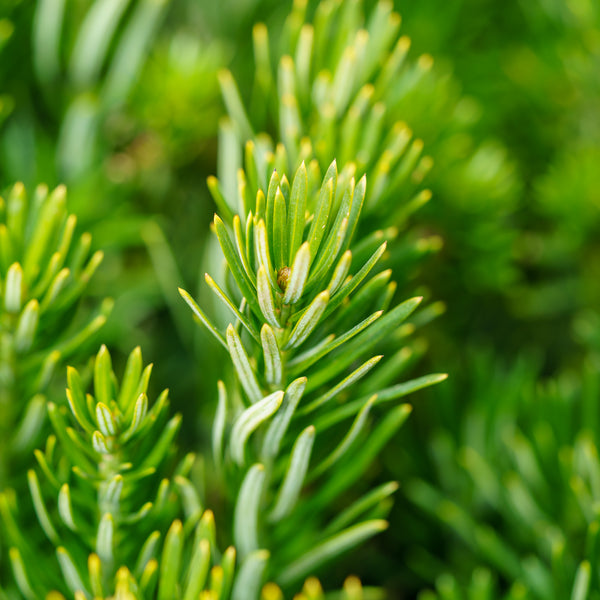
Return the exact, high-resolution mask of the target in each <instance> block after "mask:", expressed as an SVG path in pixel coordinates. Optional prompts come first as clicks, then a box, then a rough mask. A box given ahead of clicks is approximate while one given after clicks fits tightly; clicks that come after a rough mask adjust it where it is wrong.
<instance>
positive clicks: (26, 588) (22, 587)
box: [0, 548, 38, 600]
mask: <svg viewBox="0 0 600 600" xmlns="http://www.w3.org/2000/svg"><path fill="white" fill-rule="evenodd" d="M8 553H9V554H8V555H9V559H10V565H11V567H12V572H13V575H14V577H15V580H16V583H17V586H18V587H19V591H20V592H21V593H22V594H23V595H24V596H25V598H26V600H37V598H38V594H36V593H35V592H34V591H33V588H32V587H31V584H30V582H29V578H28V577H27V568H26V567H25V562H24V561H23V558H22V557H21V554H20V552H19V551H18V549H17V548H10V549H9V551H8ZM1 591H2V590H1V589H0V592H1ZM7 598H8V596H7Z"/></svg>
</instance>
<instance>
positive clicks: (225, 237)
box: [214, 215, 260, 315]
mask: <svg viewBox="0 0 600 600" xmlns="http://www.w3.org/2000/svg"><path fill="white" fill-rule="evenodd" d="M214 223H215V231H216V233H217V238H218V239H219V244H220V245H221V250H222V251H223V255H224V256H225V260H226V261H227V265H228V266H229V269H230V271H231V274H232V275H233V278H234V279H235V282H236V283H237V285H238V287H239V289H240V291H241V292H242V295H243V296H244V298H246V300H247V302H248V304H249V305H250V308H252V309H253V310H254V311H255V312H256V314H257V315H260V308H259V306H258V303H257V301H256V299H255V297H256V291H255V286H254V284H253V283H252V281H251V280H250V279H249V277H248V275H247V274H246V271H245V269H244V266H243V264H242V262H241V259H240V256H239V255H238V254H237V253H236V251H235V249H234V247H233V244H232V243H231V240H230V239H229V234H228V233H227V229H226V228H225V224H224V223H223V221H221V219H220V218H219V216H218V215H215V218H214ZM234 224H235V219H234Z"/></svg>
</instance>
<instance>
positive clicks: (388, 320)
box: [310, 298, 422, 389]
mask: <svg viewBox="0 0 600 600" xmlns="http://www.w3.org/2000/svg"><path fill="white" fill-rule="evenodd" d="M421 300H422V298H411V299H410V300H406V301H405V302H403V303H402V304H399V305H398V306H396V307H395V308H394V309H393V310H391V311H390V312H388V313H387V314H385V315H384V316H383V317H381V318H380V319H378V320H377V321H376V322H375V323H373V324H372V325H371V326H370V327H368V328H367V329H365V330H364V331H363V332H362V333H361V334H360V335H358V336H356V337H355V338H354V339H353V340H351V341H350V342H348V343H347V344H345V345H344V346H343V347H341V348H340V349H339V351H338V352H337V353H336V354H335V355H334V357H335V360H333V361H331V362H329V364H328V365H327V366H325V367H324V368H322V369H321V370H320V371H318V372H316V373H314V374H313V375H312V376H311V380H310V384H311V386H313V387H312V389H316V388H317V387H318V386H320V385H322V384H323V383H324V382H325V381H329V380H330V379H331V378H332V377H335V376H336V375H337V374H338V373H340V372H341V371H343V370H344V369H345V368H346V367H348V366H349V365H350V364H352V363H353V362H354V361H355V360H356V359H357V358H358V357H359V356H361V355H364V354H365V353H367V352H369V351H371V350H372V349H373V347H374V346H376V345H377V343H378V342H379V341H380V340H381V339H383V338H384V337H386V336H390V335H391V334H392V333H393V332H394V331H395V330H396V328H397V327H398V326H399V325H400V323H402V322H403V321H405V320H406V319H407V318H408V317H409V316H410V314H411V313H412V312H413V311H414V310H415V309H416V308H417V306H418V305H419V304H420V302H421ZM332 302H333V300H332ZM325 314H327V311H326V312H325Z"/></svg>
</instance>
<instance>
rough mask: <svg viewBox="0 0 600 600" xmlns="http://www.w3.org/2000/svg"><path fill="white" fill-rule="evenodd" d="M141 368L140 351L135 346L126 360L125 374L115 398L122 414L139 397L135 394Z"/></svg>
mask: <svg viewBox="0 0 600 600" xmlns="http://www.w3.org/2000/svg"><path fill="white" fill-rule="evenodd" d="M142 367H143V362H142V350H141V348H140V347H139V346H137V347H136V348H134V349H133V351H132V352H131V354H130V355H129V357H128V358H127V364H126V365H125V372H124V373H123V377H122V379H121V389H120V390H119V394H118V396H117V404H118V405H119V406H120V407H121V410H122V411H123V412H125V411H126V410H127V409H128V408H129V406H130V405H131V404H132V403H133V402H135V401H136V399H137V398H138V397H139V394H137V395H136V393H135V392H136V388H137V386H138V383H139V381H140V375H141V373H142Z"/></svg>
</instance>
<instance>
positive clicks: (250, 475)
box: [233, 463, 266, 559]
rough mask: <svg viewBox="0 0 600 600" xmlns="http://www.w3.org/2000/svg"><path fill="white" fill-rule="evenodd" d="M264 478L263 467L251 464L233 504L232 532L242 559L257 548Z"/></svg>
mask: <svg viewBox="0 0 600 600" xmlns="http://www.w3.org/2000/svg"><path fill="white" fill-rule="evenodd" d="M265 478H266V474H265V469H264V467H263V466H262V465H261V464H258V463H257V464H254V465H252V467H250V469H249V470H248V472H247V473H246V476H245V477H244V481H243V482H242V485H241V487H240V491H239V494H238V497H237V501H236V504H235V512H234V515H233V532H234V539H235V545H236V548H237V550H238V552H239V554H240V557H241V558H242V559H243V558H244V557H246V556H247V555H249V554H250V553H251V552H253V551H255V550H257V549H258V548H259V542H258V513H259V510H260V500H261V495H262V491H263V486H264V484H265Z"/></svg>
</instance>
